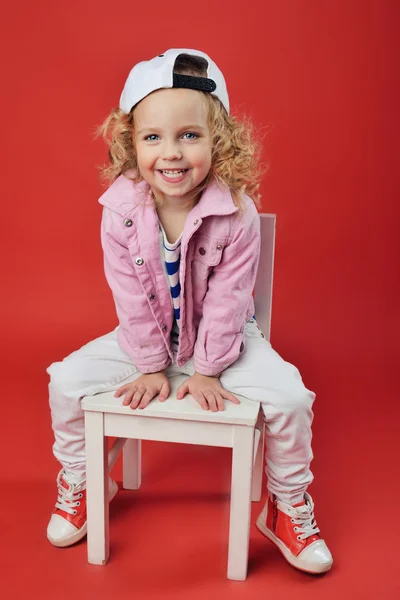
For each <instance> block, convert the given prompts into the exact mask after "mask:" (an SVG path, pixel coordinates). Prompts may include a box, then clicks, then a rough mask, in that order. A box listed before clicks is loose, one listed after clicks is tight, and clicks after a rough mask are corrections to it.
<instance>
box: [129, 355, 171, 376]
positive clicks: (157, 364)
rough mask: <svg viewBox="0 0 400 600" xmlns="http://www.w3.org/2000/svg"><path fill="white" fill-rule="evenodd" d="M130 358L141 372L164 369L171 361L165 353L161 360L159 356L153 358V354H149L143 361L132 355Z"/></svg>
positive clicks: (156, 371)
mask: <svg viewBox="0 0 400 600" xmlns="http://www.w3.org/2000/svg"><path fill="white" fill-rule="evenodd" d="M131 358H132V362H133V363H134V364H135V366H136V367H137V368H138V369H139V371H140V372H141V373H158V372H159V371H164V370H165V369H166V368H167V367H168V366H169V364H170V362H171V359H170V357H169V355H167V356H166V358H163V359H162V360H161V358H160V357H159V356H157V357H156V358H154V356H151V357H149V358H148V359H146V360H145V361H143V360H140V359H139V360H137V359H135V358H134V357H133V356H131Z"/></svg>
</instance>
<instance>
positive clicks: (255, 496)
mask: <svg viewBox="0 0 400 600" xmlns="http://www.w3.org/2000/svg"><path fill="white" fill-rule="evenodd" d="M256 427H257V429H259V431H260V439H259V442H258V448H257V454H256V458H255V461H254V466H253V483H252V490H251V500H252V502H259V501H260V500H261V496H262V483H263V474H264V458H265V423H264V422H263V421H262V422H258V423H257V426H256Z"/></svg>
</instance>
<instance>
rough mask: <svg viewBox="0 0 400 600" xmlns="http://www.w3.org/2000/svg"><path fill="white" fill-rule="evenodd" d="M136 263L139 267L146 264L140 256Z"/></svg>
mask: <svg viewBox="0 0 400 600" xmlns="http://www.w3.org/2000/svg"><path fill="white" fill-rule="evenodd" d="M135 263H136V264H137V265H142V264H143V263H144V260H143V258H140V256H138V257H137V258H136V259H135Z"/></svg>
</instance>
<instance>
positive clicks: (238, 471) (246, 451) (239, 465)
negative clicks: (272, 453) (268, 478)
mask: <svg viewBox="0 0 400 600" xmlns="http://www.w3.org/2000/svg"><path fill="white" fill-rule="evenodd" d="M253 445H254V428H253V427H246V426H243V425H238V426H236V427H235V428H234V430H233V448H232V488H231V510H230V523H229V550H228V579H235V580H237V581H244V580H245V579H246V577H247V566H248V556H249V539H250V513H251V480H252V470H253Z"/></svg>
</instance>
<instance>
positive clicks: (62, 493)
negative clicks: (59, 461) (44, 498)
mask: <svg viewBox="0 0 400 600" xmlns="http://www.w3.org/2000/svg"><path fill="white" fill-rule="evenodd" d="M62 475H64V472H63V470H61V471H60V472H59V474H58V477H57V490H58V497H57V502H56V508H60V509H61V510H63V511H65V512H66V513H69V514H70V515H76V514H77V512H78V511H77V510H76V508H75V507H76V506H80V504H81V503H80V499H81V498H82V496H83V494H82V489H84V488H85V485H86V480H85V479H84V480H83V481H82V482H81V483H78V484H76V483H69V482H68V481H67V480H66V479H65V475H64V477H63V480H64V481H65V483H66V484H68V486H69V487H68V489H65V487H63V485H62V483H61V476H62Z"/></svg>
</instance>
